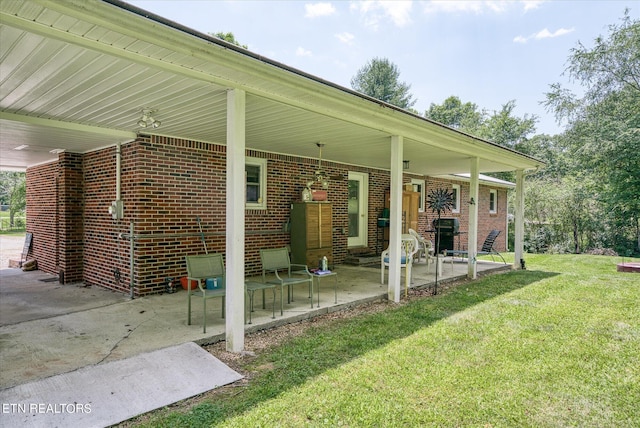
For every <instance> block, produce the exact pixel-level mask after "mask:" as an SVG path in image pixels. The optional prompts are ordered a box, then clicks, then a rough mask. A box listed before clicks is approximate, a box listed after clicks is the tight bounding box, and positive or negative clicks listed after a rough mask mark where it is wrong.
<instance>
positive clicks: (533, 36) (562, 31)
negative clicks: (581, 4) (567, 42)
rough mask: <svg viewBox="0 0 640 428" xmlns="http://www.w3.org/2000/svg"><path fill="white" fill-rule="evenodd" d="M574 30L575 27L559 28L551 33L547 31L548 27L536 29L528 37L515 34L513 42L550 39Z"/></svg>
mask: <svg viewBox="0 0 640 428" xmlns="http://www.w3.org/2000/svg"><path fill="white" fill-rule="evenodd" d="M573 31H575V28H559V29H557V30H556V31H554V32H553V33H552V32H551V31H549V29H548V28H545V29H543V30H540V31H538V32H537V33H533V34H531V35H530V36H528V37H524V36H516V37H515V38H514V39H513V41H514V43H527V42H528V41H529V40H531V39H535V40H542V39H552V38H554V37H560V36H564V35H565V34H569V33H572V32H573Z"/></svg>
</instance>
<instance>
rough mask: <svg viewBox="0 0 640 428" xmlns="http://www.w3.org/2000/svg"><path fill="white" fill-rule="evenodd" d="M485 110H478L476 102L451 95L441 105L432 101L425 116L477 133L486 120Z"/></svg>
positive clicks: (470, 132) (461, 129)
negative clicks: (464, 100) (465, 100)
mask: <svg viewBox="0 0 640 428" xmlns="http://www.w3.org/2000/svg"><path fill="white" fill-rule="evenodd" d="M485 115H486V113H485V112H482V111H480V110H478V106H477V105H476V104H474V103H470V102H466V103H463V102H462V101H460V98H458V97H456V96H450V97H449V98H447V99H446V100H444V102H443V103H442V104H440V105H438V104H434V103H431V104H430V105H429V110H427V111H425V112H424V117H426V118H427V119H430V120H434V121H436V122H439V123H442V124H443V125H447V126H449V127H451V128H454V129H458V130H460V131H463V132H467V133H469V134H475V133H476V132H477V131H478V130H479V129H480V127H481V126H482V123H483V122H484V120H485Z"/></svg>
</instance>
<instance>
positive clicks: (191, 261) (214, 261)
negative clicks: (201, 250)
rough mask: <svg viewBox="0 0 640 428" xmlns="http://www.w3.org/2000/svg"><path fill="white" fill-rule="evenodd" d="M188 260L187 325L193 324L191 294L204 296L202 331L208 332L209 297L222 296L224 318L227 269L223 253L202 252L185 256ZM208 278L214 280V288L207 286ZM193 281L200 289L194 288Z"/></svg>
mask: <svg viewBox="0 0 640 428" xmlns="http://www.w3.org/2000/svg"><path fill="white" fill-rule="evenodd" d="M185 261H186V262H187V284H188V285H187V288H188V290H187V325H191V296H198V297H201V298H202V317H203V319H202V332H203V333H206V332H207V299H210V298H212V297H222V318H224V309H225V308H224V305H225V294H226V292H225V270H224V261H223V260H222V254H202V255H197V256H185ZM207 280H210V281H212V282H213V286H214V288H213V289H209V288H207V284H206V282H207ZM192 281H195V282H197V284H198V289H197V290H192V289H191V287H192Z"/></svg>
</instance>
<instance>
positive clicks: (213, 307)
mask: <svg viewBox="0 0 640 428" xmlns="http://www.w3.org/2000/svg"><path fill="white" fill-rule="evenodd" d="M477 266H478V272H479V273H483V272H487V271H492V270H505V269H507V270H508V269H510V268H511V266H510V265H504V264H502V263H491V262H484V261H479V262H478V264H477ZM430 270H431V272H427V266H426V264H424V263H421V264H415V265H414V269H413V284H412V287H426V286H431V285H432V284H433V282H434V279H435V278H434V273H433V266H432V267H431V269H430ZM334 271H335V272H336V273H337V274H338V275H337V278H338V292H337V303H335V302H334V289H333V284H334V278H330V277H327V278H323V279H322V280H321V281H322V282H321V288H320V307H317V301H316V299H317V294H315V293H314V307H313V308H311V305H310V302H309V298H308V291H307V290H306V288H304V287H300V286H298V287H294V298H295V301H294V302H292V303H291V304H286V299H285V308H284V315H283V316H280V313H279V308H280V305H279V295H278V296H277V298H276V318H275V319H273V318H272V309H273V308H272V297H270V294H271V292H270V291H267V305H266V309H262V299H261V297H262V296H261V293H260V292H259V291H258V292H256V298H255V300H256V302H255V312H253V313H252V324H245V331H246V332H252V331H255V330H261V329H269V328H271V327H275V326H278V325H282V324H287V323H291V322H296V321H299V320H302V319H307V318H311V317H314V316H317V315H321V314H325V313H327V312H333V311H339V310H341V309H345V308H347V307H350V306H354V305H358V304H363V303H366V302H370V301H376V300H386V299H387V285H386V284H385V285H384V286H383V285H381V284H380V268H379V266H378V267H377V268H371V267H355V266H348V265H340V266H336V267H335V269H334ZM387 272H388V271H387ZM466 273H467V265H466V263H453V266H451V265H450V264H449V263H445V265H444V269H443V272H442V274H441V276H440V280H442V281H451V280H453V279H458V278H463V277H465V275H466ZM402 275H403V277H402V281H403V282H402V283H403V286H404V269H403V270H402ZM254 279H255V280H260V279H259V278H254ZM52 280H53V281H52ZM271 296H272V295H271ZM186 299H187V294H186V292H185V291H178V292H176V293H173V294H162V295H153V296H148V297H142V298H138V299H133V300H131V299H129V297H128V295H126V294H122V293H115V292H111V291H108V290H105V289H101V288H97V287H84V286H83V284H75V285H60V284H59V283H58V282H57V281H55V277H53V276H51V275H49V274H46V273H43V272H40V271H32V272H22V271H21V270H19V269H0V361H1V362H2V370H1V371H0V389H5V388H9V387H12V386H15V385H20V384H24V383H26V382H31V381H34V380H38V379H43V378H46V377H49V376H53V375H56V374H60V373H67V372H71V371H74V370H78V369H80V368H82V367H86V366H89V365H97V364H102V363H105V362H110V361H115V360H120V359H124V358H128V357H131V356H134V355H138V354H140V353H143V352H150V351H154V350H157V349H162V348H166V347H169V346H174V345H178V344H182V343H185V342H195V343H197V344H209V343H215V342H218V341H220V340H224V335H225V321H224V319H223V318H221V306H220V305H221V299H217V298H216V299H210V300H209V301H208V302H207V333H206V334H204V333H203V332H202V309H201V308H202V306H201V300H199V299H196V298H194V299H193V303H192V305H193V306H192V325H187V319H186V318H187V308H186V304H187V301H186ZM177 363H178V362H177Z"/></svg>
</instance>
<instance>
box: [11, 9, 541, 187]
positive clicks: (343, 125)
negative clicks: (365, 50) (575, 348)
mask: <svg viewBox="0 0 640 428" xmlns="http://www.w3.org/2000/svg"><path fill="white" fill-rule="evenodd" d="M148 16H149V17H148ZM0 39H1V40H2V43H1V44H0V60H1V68H0V85H1V86H0V168H2V169H13V170H24V169H25V168H26V167H28V166H32V165H36V164H39V163H44V162H48V161H52V160H55V159H57V154H56V153H55V152H52V151H55V150H56V149H58V150H66V151H71V152H80V153H85V152H90V151H93V150H96V149H98V148H101V147H106V146H112V145H114V144H116V143H118V142H126V141H130V140H132V139H134V138H135V136H136V133H149V132H150V131H149V128H144V129H143V128H139V127H138V126H137V124H136V123H137V121H138V120H139V119H140V117H141V110H142V109H143V108H151V109H154V110H157V113H156V114H155V115H154V117H155V118H156V119H157V120H160V121H161V122H162V125H161V126H160V127H159V128H157V129H153V133H156V134H159V135H166V136H171V137H177V138H185V139H192V140H198V141H206V142H213V143H219V144H225V139H226V93H227V91H228V90H229V89H234V88H238V89H242V90H245V91H246V93H247V98H246V146H247V148H250V149H255V150H260V151H267V152H274V153H284V154H290V155H296V156H303V157H316V156H317V155H318V151H317V147H316V145H315V143H317V142H323V143H324V144H325V145H326V146H325V148H324V149H323V158H325V159H327V160H332V161H336V162H342V163H347V164H354V165H362V166H369V167H375V168H382V169H389V167H390V165H389V162H390V136H391V135H402V136H404V155H403V158H404V159H409V160H410V161H411V163H410V169H409V172H413V173H418V174H425V175H435V174H448V173H464V172H468V171H469V165H470V162H469V160H470V159H471V158H472V157H474V156H478V157H480V172H495V171H507V170H515V169H525V170H527V169H532V168H536V167H538V166H539V165H540V162H539V161H537V160H535V159H532V158H529V157H526V156H524V155H521V154H518V153H516V152H513V151H509V150H506V149H504V148H500V147H497V146H495V145H493V144H491V143H488V142H486V141H482V140H479V139H477V138H474V137H472V136H469V135H465V134H462V133H459V132H456V131H454V130H451V129H448V128H446V127H443V126H442V125H439V124H436V123H433V122H430V121H427V120H425V119H423V118H420V117H418V116H415V115H412V114H410V113H407V112H404V111H401V110H399V109H397V108H395V107H393V106H390V105H388V104H385V103H382V102H379V101H376V100H373V99H370V98H368V97H365V96H362V95H359V94H356V93H354V92H353V91H351V90H349V89H345V88H340V87H338V86H336V85H333V84H331V83H329V82H324V81H321V80H320V79H318V78H315V77H313V76H309V75H307V74H305V73H303V72H300V71H298V70H294V69H291V68H288V67H286V66H284V65H282V64H278V63H276V62H274V61H271V60H268V59H265V58H262V57H259V56H257V55H255V54H252V53H250V52H247V51H244V50H243V49H240V48H237V47H233V46H231V45H228V44H226V43H224V42H221V41H216V40H213V39H211V38H208V37H206V36H204V35H201V34H198V33H196V32H194V31H193V30H189V29H186V28H183V27H180V26H179V25H178V24H175V23H171V22H170V21H166V20H163V19H162V18H159V17H155V16H153V15H151V14H148V13H146V12H143V11H141V10H139V9H136V8H134V7H132V6H129V5H127V4H125V3H119V2H117V1H109V2H101V1H95V2H88V1H86V0H68V1H66V2H58V1H47V0H42V1H23V2H10V1H5V2H1V3H0ZM19 146H23V148H22V149H21V150H16V147H19ZM24 146H28V147H24Z"/></svg>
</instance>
